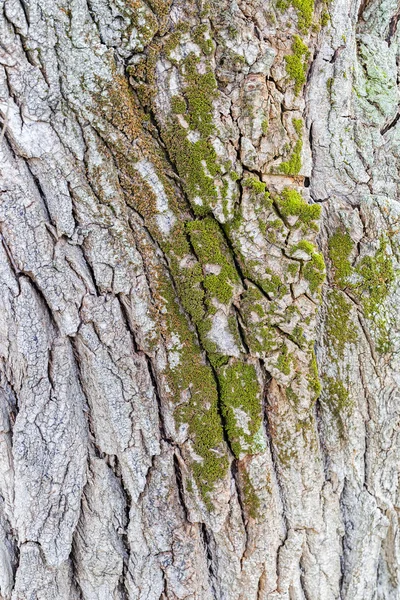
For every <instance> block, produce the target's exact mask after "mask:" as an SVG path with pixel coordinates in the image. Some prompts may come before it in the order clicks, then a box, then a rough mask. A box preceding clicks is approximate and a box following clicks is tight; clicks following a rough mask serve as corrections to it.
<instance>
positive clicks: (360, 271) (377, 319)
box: [328, 230, 395, 352]
mask: <svg viewBox="0 0 400 600" xmlns="http://www.w3.org/2000/svg"><path fill="white" fill-rule="evenodd" d="M353 245H354V244H353V241H352V240H351V238H350V235H349V234H348V233H347V232H344V231H343V230H337V231H336V232H335V233H334V234H333V235H332V236H331V237H330V239H329V242H328V247H329V258H330V259H331V262H332V266H333V268H334V283H335V284H336V285H337V286H338V287H339V288H341V289H345V288H346V289H348V290H349V292H350V293H351V294H352V295H353V296H354V297H355V298H356V299H357V300H358V302H359V303H360V304H361V306H362V308H363V311H364V314H365V316H366V318H367V319H369V320H370V321H371V323H372V325H373V327H374V328H375V332H376V343H377V349H378V351H380V352H388V351H389V350H390V343H389V331H388V329H389V326H388V323H387V322H386V319H385V318H384V316H383V315H382V310H383V304H384V302H385V299H386V298H387V296H388V294H389V292H390V289H391V287H392V285H393V283H394V281H395V271H394V268H393V262H392V258H391V256H389V255H388V253H387V245H388V242H387V240H386V239H385V238H384V237H381V239H380V242H379V248H378V250H377V251H376V253H375V255H374V256H365V257H364V258H362V259H361V261H360V262H359V263H358V265H357V266H355V267H353V266H352V265H351V263H350V260H349V257H350V254H351V251H352V249H353Z"/></svg>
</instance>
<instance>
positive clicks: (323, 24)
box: [321, 10, 331, 27]
mask: <svg viewBox="0 0 400 600" xmlns="http://www.w3.org/2000/svg"><path fill="white" fill-rule="evenodd" d="M330 20H331V18H330V16H329V13H328V12H327V11H326V10H324V12H323V13H322V15H321V27H326V26H327V25H328V23H329V21H330Z"/></svg>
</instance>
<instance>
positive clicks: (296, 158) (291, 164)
mask: <svg viewBox="0 0 400 600" xmlns="http://www.w3.org/2000/svg"><path fill="white" fill-rule="evenodd" d="M292 123H293V127H294V129H295V131H296V133H297V136H298V139H297V141H296V143H295V145H294V148H293V152H292V155H291V157H290V158H289V160H287V161H284V162H282V163H281V164H280V165H279V171H280V172H281V173H284V174H285V175H292V176H293V175H297V174H298V173H300V169H301V152H302V150H303V135H302V132H303V121H302V119H293V121H292Z"/></svg>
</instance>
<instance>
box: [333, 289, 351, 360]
mask: <svg viewBox="0 0 400 600" xmlns="http://www.w3.org/2000/svg"><path fill="white" fill-rule="evenodd" d="M327 305H328V310H327V315H326V321H325V328H326V335H327V340H326V347H327V349H328V352H329V355H330V357H331V359H337V358H339V359H341V360H343V358H344V349H345V346H346V344H356V343H357V341H358V334H357V328H356V326H355V325H354V323H353V321H352V319H351V318H350V311H351V305H350V302H349V301H348V300H346V298H345V295H344V294H343V293H342V292H341V291H339V290H336V289H332V290H329V292H328V295H327Z"/></svg>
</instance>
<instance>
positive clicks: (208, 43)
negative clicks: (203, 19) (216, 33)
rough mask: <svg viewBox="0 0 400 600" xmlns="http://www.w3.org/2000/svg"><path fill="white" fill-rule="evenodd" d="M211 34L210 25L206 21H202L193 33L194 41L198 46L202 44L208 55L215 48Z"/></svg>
mask: <svg viewBox="0 0 400 600" xmlns="http://www.w3.org/2000/svg"><path fill="white" fill-rule="evenodd" d="M209 35H210V31H209V27H208V25H207V24H205V23H201V24H200V25H198V26H197V27H195V28H194V30H193V33H192V39H193V41H194V42H195V43H196V44H197V45H198V46H200V48H201V49H202V51H203V53H204V54H206V55H208V54H212V52H213V50H214V44H213V41H212V40H211V39H210V37H209Z"/></svg>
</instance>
